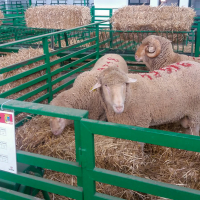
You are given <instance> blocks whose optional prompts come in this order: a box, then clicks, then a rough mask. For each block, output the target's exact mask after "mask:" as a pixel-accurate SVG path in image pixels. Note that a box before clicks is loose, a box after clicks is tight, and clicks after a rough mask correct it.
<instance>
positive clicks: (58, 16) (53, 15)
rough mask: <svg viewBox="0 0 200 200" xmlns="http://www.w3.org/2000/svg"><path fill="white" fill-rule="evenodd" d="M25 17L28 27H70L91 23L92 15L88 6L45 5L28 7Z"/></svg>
mask: <svg viewBox="0 0 200 200" xmlns="http://www.w3.org/2000/svg"><path fill="white" fill-rule="evenodd" d="M25 19H26V24H27V26H28V27H34V28H51V29H70V28H75V27H77V26H83V25H87V24H89V23H90V21H91V15H90V8H88V7H86V6H75V5H44V6H37V7H31V8H28V9H27V10H26V13H25Z"/></svg>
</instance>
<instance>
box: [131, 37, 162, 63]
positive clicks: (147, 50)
mask: <svg viewBox="0 0 200 200" xmlns="http://www.w3.org/2000/svg"><path fill="white" fill-rule="evenodd" d="M158 37H160V36H155V35H150V36H148V37H146V38H145V39H144V40H143V41H142V44H141V45H140V46H139V47H138V48H137V51H136V53H135V59H136V60H137V61H142V60H144V57H145V56H147V57H149V58H155V57H157V56H158V55H159V54H160V53H161V44H160V41H159V40H158Z"/></svg>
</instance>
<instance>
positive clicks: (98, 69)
mask: <svg viewBox="0 0 200 200" xmlns="http://www.w3.org/2000/svg"><path fill="white" fill-rule="evenodd" d="M104 69H105V68H98V69H97V70H104Z"/></svg>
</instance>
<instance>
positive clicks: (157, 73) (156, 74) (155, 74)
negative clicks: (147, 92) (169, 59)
mask: <svg viewBox="0 0 200 200" xmlns="http://www.w3.org/2000/svg"><path fill="white" fill-rule="evenodd" d="M150 73H154V76H155V77H156V78H158V77H161V75H160V73H159V72H156V71H153V72H150Z"/></svg>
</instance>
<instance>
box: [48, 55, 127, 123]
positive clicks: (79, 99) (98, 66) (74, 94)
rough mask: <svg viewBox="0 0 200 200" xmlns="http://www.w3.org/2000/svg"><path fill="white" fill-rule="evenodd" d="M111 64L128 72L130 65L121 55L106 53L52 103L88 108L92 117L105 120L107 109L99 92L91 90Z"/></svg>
mask: <svg viewBox="0 0 200 200" xmlns="http://www.w3.org/2000/svg"><path fill="white" fill-rule="evenodd" d="M109 66H116V67H119V68H120V69H122V70H123V71H124V72H126V73H127V72H128V66H127V64H126V62H125V60H124V59H123V58H122V57H121V56H120V55H117V54H106V55H104V56H103V57H101V58H100V59H99V60H98V61H97V62H96V63H95V65H94V67H93V68H92V70H91V71H87V72H83V73H82V74H80V75H79V76H78V77H77V79H76V80H75V82H74V84H73V87H72V88H71V89H69V90H66V91H64V92H62V93H60V94H59V95H58V96H57V97H56V98H54V99H53V100H52V101H51V103H50V104H51V105H56V106H62V107H68V108H76V109H84V110H88V111H89V118H90V119H96V120H105V111H104V109H103V105H102V104H101V101H100V99H99V96H98V93H97V92H96V91H93V92H90V89H91V88H92V86H94V84H95V83H96V80H97V77H98V75H99V73H100V72H101V71H102V70H103V69H106V68H107V67H109ZM70 123H72V122H70Z"/></svg>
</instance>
